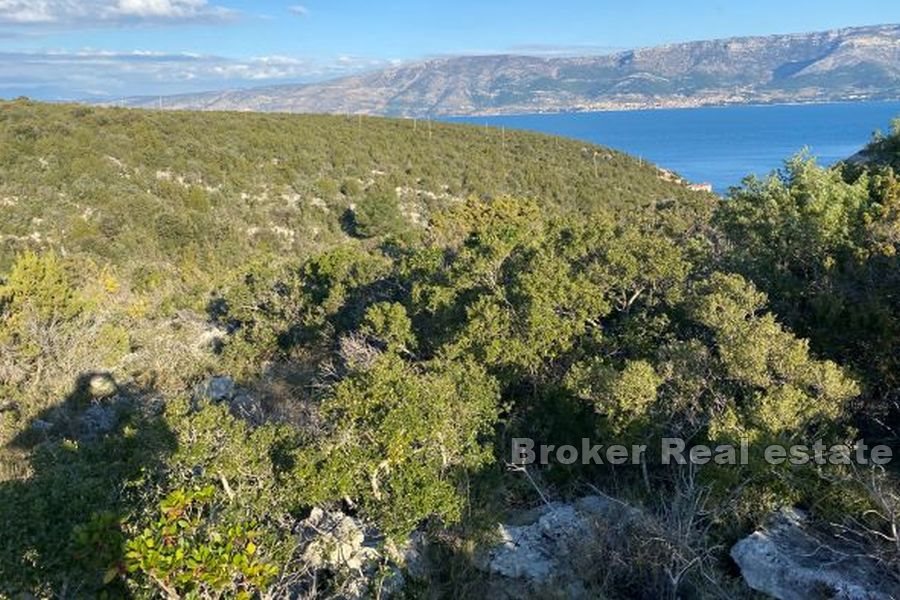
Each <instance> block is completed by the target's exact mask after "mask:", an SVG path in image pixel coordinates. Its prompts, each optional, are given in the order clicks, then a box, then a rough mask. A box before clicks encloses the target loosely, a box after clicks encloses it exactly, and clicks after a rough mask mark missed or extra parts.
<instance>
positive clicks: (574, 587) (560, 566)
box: [476, 496, 641, 598]
mask: <svg viewBox="0 0 900 600" xmlns="http://www.w3.org/2000/svg"><path fill="white" fill-rule="evenodd" d="M640 514H641V513H640V511H638V510H637V509H634V508H632V507H629V506H628V505H626V504H623V503H621V502H619V501H616V500H613V499H609V498H604V497H600V496H587V497H584V498H580V499H578V500H576V501H575V502H573V503H562V502H554V503H551V504H549V505H546V506H544V507H542V508H540V509H538V510H536V511H532V512H531V513H526V514H523V515H519V521H518V523H517V524H512V523H507V524H501V525H499V526H498V533H499V537H500V542H499V543H498V544H497V545H495V546H494V547H491V548H488V549H486V550H485V551H483V552H482V553H481V555H480V556H479V557H478V559H477V561H476V566H478V568H480V569H481V570H483V571H486V572H487V573H489V574H491V575H495V576H497V577H498V579H497V582H496V586H495V593H496V594H497V597H502V598H519V597H532V596H533V595H534V594H536V593H538V591H539V590H542V589H546V588H548V587H550V586H553V587H556V588H559V589H564V591H565V595H566V597H569V598H582V597H586V596H587V595H588V592H587V590H586V589H585V588H584V587H583V585H582V584H581V576H580V575H579V574H578V573H576V572H574V571H573V564H575V562H576V561H573V560H572V559H573V557H574V556H575V555H576V554H577V553H579V552H580V551H581V549H582V545H583V544H584V543H585V541H586V540H590V539H591V538H592V536H593V535H595V534H596V532H597V523H598V522H602V523H605V524H609V523H615V524H618V525H621V526H627V525H628V524H629V523H631V522H633V521H635V520H637V519H638V518H639V517H640ZM560 586H562V587H560Z"/></svg>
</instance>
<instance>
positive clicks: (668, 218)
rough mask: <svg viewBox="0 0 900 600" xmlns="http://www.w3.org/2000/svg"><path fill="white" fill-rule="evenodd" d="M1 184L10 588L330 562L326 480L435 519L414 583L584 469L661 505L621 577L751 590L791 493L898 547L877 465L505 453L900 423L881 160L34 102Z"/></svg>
mask: <svg viewBox="0 0 900 600" xmlns="http://www.w3.org/2000/svg"><path fill="white" fill-rule="evenodd" d="M886 139H888V140H890V139H893V140H896V139H900V131H898V132H894V135H893V136H888V137H887V138H885V139H879V140H878V141H877V143H879V144H882V145H883V146H884V147H885V148H896V147H897V145H894V146H891V145H890V144H889V142H888V141H885V140H886ZM0 211H2V214H3V219H2V222H0V236H2V237H0V243H2V245H0V260H2V272H3V273H4V275H3V276H2V279H0V443H2V450H0V533H2V536H0V595H3V594H6V595H9V596H17V595H19V594H34V595H37V596H61V597H82V596H91V595H95V594H98V593H105V594H108V595H111V596H117V595H122V594H129V595H134V596H137V597H153V596H164V597H218V596H220V595H222V594H225V595H228V596H230V595H238V596H240V595H243V596H244V597H254V596H257V595H264V594H272V595H275V596H278V595H283V594H288V593H294V594H302V593H310V592H311V588H310V587H309V585H310V584H309V581H308V580H306V579H304V576H305V575H306V574H307V567H306V565H305V564H304V557H303V555H302V554H301V553H300V552H298V546H297V543H296V539H295V533H296V532H295V526H296V523H297V522H298V521H299V520H300V519H302V518H304V517H305V516H306V515H307V514H308V513H309V510H310V509H311V508H312V507H321V506H326V507H340V508H342V509H343V510H345V511H347V512H351V513H352V514H354V515H357V516H359V517H360V518H362V519H363V520H365V521H366V522H367V523H370V524H372V525H373V526H375V527H377V528H378V530H379V531H380V532H381V533H382V534H383V535H384V538H383V539H384V543H385V544H386V545H392V544H399V543H402V542H403V540H405V539H406V538H407V537H408V536H409V535H410V534H411V533H412V532H413V531H415V530H418V531H421V532H424V533H425V535H427V536H428V537H429V538H430V539H431V540H432V541H433V544H432V552H434V553H435V554H436V555H437V556H438V557H439V558H441V559H442V560H437V561H434V564H435V565H437V567H435V568H434V569H432V571H430V572H429V573H427V574H425V575H424V576H423V577H424V581H422V582H420V583H421V585H422V586H423V587H422V588H421V589H423V590H424V589H429V590H430V591H431V593H433V594H437V595H446V596H450V597H457V596H461V595H477V594H478V593H479V589H480V588H479V585H480V583H479V581H478V577H477V576H475V575H474V574H473V573H475V572H474V571H472V570H471V568H469V567H466V566H465V565H467V564H468V563H467V561H468V558H469V553H470V551H471V548H472V546H473V545H474V544H477V543H478V542H480V541H483V540H484V539H485V538H486V537H488V536H489V531H490V527H491V524H492V523H496V521H497V520H498V519H501V518H503V515H504V513H505V512H506V511H508V510H510V509H512V508H517V507H525V506H529V505H533V504H535V503H537V502H540V501H541V497H545V498H546V497H552V498H567V497H572V496H575V495H578V494H580V493H584V492H585V490H587V489H595V490H596V489H601V490H604V491H605V492H606V493H608V494H611V495H615V496H617V497H620V498H623V499H625V500H627V501H628V502H630V503H633V504H635V505H639V506H641V507H642V510H644V511H646V514H648V515H650V516H651V518H653V519H656V520H657V521H658V523H657V529H656V530H655V531H658V532H660V533H659V534H658V535H654V536H652V543H651V542H647V543H643V542H642V543H639V544H631V545H627V544H626V545H624V546H623V547H622V548H620V549H619V550H618V551H619V552H621V553H624V556H620V557H619V558H618V559H617V560H608V561H602V562H599V563H597V564H593V565H592V567H591V571H590V573H587V574H586V575H585V580H586V581H587V583H588V584H589V585H591V586H593V587H592V589H593V590H595V591H596V593H597V594H598V595H599V594H603V595H606V596H609V597H635V596H642V595H643V596H644V597H660V596H661V595H673V594H676V593H677V594H693V595H696V596H709V595H720V596H721V595H735V594H739V593H740V590H741V588H740V587H739V585H738V584H737V582H736V581H735V580H734V577H733V575H732V574H731V572H730V570H729V568H728V565H727V558H726V554H727V552H726V551H725V550H724V548H727V545H728V543H729V542H732V541H733V540H734V539H736V538H737V537H738V536H740V535H743V534H744V533H746V532H747V530H748V529H749V528H751V527H752V526H754V525H755V524H756V523H757V522H758V521H759V520H760V519H762V518H763V517H764V516H765V514H766V513H767V512H768V511H769V510H771V509H773V508H776V507H778V506H780V505H784V504H795V505H801V506H804V507H807V508H809V509H810V510H811V511H812V512H813V514H814V515H816V516H818V517H819V518H821V519H823V520H831V521H841V520H843V521H842V522H845V523H846V524H847V527H850V526H851V525H852V524H857V525H859V533H860V536H861V537H862V536H864V535H868V536H869V537H871V538H872V539H871V540H870V542H871V544H873V545H875V547H877V548H882V546H883V547H884V554H883V556H884V560H885V561H894V562H893V564H897V563H896V561H897V560H900V557H898V556H897V554H896V551H894V553H893V554H892V553H891V551H890V549H891V544H890V543H888V542H886V541H885V540H886V539H889V538H890V536H891V535H892V533H891V532H892V531H893V532H894V535H896V533H895V532H896V528H897V527H898V522H897V519H896V515H897V514H900V507H898V506H896V505H894V504H892V503H891V502H892V498H896V495H895V494H894V492H893V491H892V490H893V489H894V488H892V487H891V486H892V485H893V484H892V483H891V479H890V478H891V474H890V473H885V472H881V471H878V472H874V471H873V472H871V473H870V472H865V473H860V472H858V471H856V470H855V469H851V468H848V467H846V466H843V465H827V466H816V465H808V466H806V467H799V468H797V467H795V468H790V467H788V466H785V467H784V468H778V467H773V466H769V465H765V463H760V462H759V461H754V462H752V463H751V464H750V465H747V466H743V467H741V466H737V467H735V466H727V467H726V466H720V465H715V464H709V465H705V466H703V467H702V468H699V469H698V470H697V471H695V470H694V469H693V468H689V467H685V468H684V469H679V468H673V467H672V466H663V465H660V464H657V462H656V461H655V460H653V459H652V458H649V459H648V461H647V462H646V463H645V464H643V465H641V466H640V467H639V468H635V469H634V470H633V471H630V470H628V469H618V470H617V469H616V468H613V467H610V466H590V467H584V466H576V465H571V466H566V465H561V464H557V465H551V466H548V467H539V468H534V469H531V470H529V471H528V472H527V473H526V476H523V474H522V472H521V470H516V469H513V470H510V469H508V468H507V465H506V463H507V461H508V460H509V448H510V439H511V438H513V437H523V436H524V437H533V438H535V439H536V440H539V441H540V442H542V443H552V444H560V443H573V441H574V442H576V443H577V442H578V441H579V440H580V439H581V438H583V437H591V438H596V439H603V440H608V439H615V440H618V441H621V442H623V443H653V441H654V440H658V439H660V438H662V437H665V436H669V437H671V436H682V437H685V438H687V439H689V440H690V441H691V443H705V442H713V443H724V442H729V441H739V440H741V439H749V440H751V441H754V442H765V441H779V442H784V443H788V442H791V441H802V442H804V443H808V442H809V441H810V440H814V439H825V440H833V441H839V440H843V439H854V438H855V437H859V436H863V437H864V438H865V439H867V440H871V441H879V442H882V443H890V444H896V441H897V433H896V431H894V430H893V428H892V427H893V424H894V423H895V422H896V417H897V402H898V400H900V393H898V380H897V372H898V366H900V365H898V364H897V357H896V352H895V350H896V348H897V347H898V345H900V339H898V337H900V314H898V311H900V302H898V300H900V298H898V294H900V275H898V272H900V271H898V265H897V255H896V251H897V249H898V244H900V183H898V180H897V175H896V174H895V172H894V170H893V168H892V167H891V166H890V164H889V163H887V162H881V163H879V164H872V165H868V166H866V165H863V166H860V165H855V166H845V167H843V166H842V167H837V168H835V169H822V168H820V167H818V166H816V165H815V164H814V162H813V161H811V160H810V159H807V158H804V157H798V158H795V159H793V160H791V161H789V162H788V163H787V164H786V166H785V169H784V170H783V171H782V172H780V173H777V174H774V175H773V176H772V177H770V178H769V179H767V180H764V181H757V180H752V179H750V180H747V181H746V182H745V184H744V185H743V186H742V187H741V188H738V189H735V190H733V192H732V193H731V195H730V198H729V199H728V200H726V201H724V202H723V201H720V200H719V199H717V198H716V197H714V196H712V195H709V194H704V193H696V192H691V191H689V190H687V189H686V188H684V187H682V186H680V185H676V184H673V183H669V182H667V181H664V180H663V179H661V178H660V177H659V174H658V173H657V171H656V170H655V169H654V168H653V167H650V166H646V165H643V164H639V163H638V162H637V161H634V160H632V159H630V158H628V157H626V156H624V155H621V154H618V153H616V152H613V151H610V150H606V149H602V148H596V147H584V146H583V145H582V144H580V143H576V142H571V141H563V140H557V139H554V138H548V137H544V136H539V135H532V134H524V133H516V134H509V133H505V134H504V133H502V132H498V131H493V130H485V129H482V128H474V127H464V126H450V125H430V126H425V125H423V124H422V123H414V122H411V121H392V120H381V119H361V120H360V119H357V118H352V119H347V118H343V117H298V116H274V115H249V114H246V115H237V114H209V113H207V114H189V113H155V112H138V111H125V110H115V109H90V108H84V107H70V106H46V105H39V104H33V103H29V102H26V101H19V102H15V103H9V104H4V105H2V106H0ZM223 376H230V377H232V378H234V379H235V380H237V383H238V385H237V388H235V389H231V388H230V387H229V386H228V385H227V384H226V385H225V387H226V388H227V389H226V392H225V393H220V392H219V391H218V390H217V388H218V387H220V386H221V385H222V384H223V381H224V379H223ZM226 396H227V397H228V398H229V400H230V401H219V400H222V399H223V398H224V397H226ZM649 456H651V457H652V455H649ZM761 464H762V465H763V466H761ZM686 469H687V470H689V472H687V473H686V471H685V470H686ZM686 481H690V482H691V484H692V485H691V486H690V490H691V493H692V494H694V495H693V496H691V498H690V503H689V504H690V505H691V506H693V507H694V509H695V510H696V514H695V515H694V517H693V518H692V519H691V520H690V523H691V525H690V526H689V527H687V528H682V529H679V528H677V527H674V526H673V525H672V524H670V523H669V524H667V522H666V519H667V518H672V515H673V514H675V512H676V511H675V510H674V508H673V505H672V503H673V502H674V500H672V499H678V498H681V499H683V498H684V495H685V494H687V493H688V490H686V489H685V487H684V485H685V482H686ZM892 528H893V529H892ZM873 532H874V533H873ZM877 533H881V534H883V536H882V537H878V536H877V535H875V534H877ZM648 539H649V538H648ZM648 544H649V545H648ZM878 544H882V546H878ZM673 570H674V571H677V572H678V573H679V576H678V577H677V578H674V577H673V576H672V573H673ZM460 573H463V574H462V575H461V574H460ZM317 585H318V587H317V588H316V592H317V593H319V594H323V595H327V594H328V593H329V590H331V591H333V590H335V589H337V588H339V587H340V574H334V578H333V579H331V580H329V581H319V582H318V583H317ZM416 589H417V588H416V587H415V586H411V587H410V588H409V593H414V592H415V590H416Z"/></svg>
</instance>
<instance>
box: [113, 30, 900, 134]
mask: <svg viewBox="0 0 900 600" xmlns="http://www.w3.org/2000/svg"><path fill="white" fill-rule="evenodd" d="M897 97H900V26H898V25H881V26H872V27H857V28H849V29H839V30H833V31H826V32H821V33H808V34H794V35H773V36H767V37H744V38H731V39H724V40H714V41H701V42H690V43H684V44H671V45H666V46H660V47H656V48H646V49H640V50H633V51H628V52H621V53H618V54H612V55H608V56H590V57H579V58H539V57H528V56H467V57H458V58H446V59H438V60H430V61H426V62H421V63H416V64H411V65H406V66H401V67H397V68H392V69H388V70H384V71H379V72H376V73H370V74H365V75H359V76H355V77H347V78H342V79H337V80H334V81H329V82H325V83H321V84H313V85H296V86H279V87H267V88H258V89H249V90H232V91H224V92H210V93H205V94H190V95H183V96H175V97H169V98H165V99H164V100H163V105H164V106H165V107H166V108H180V109H185V108H187V109H205V110H246V111H278V112H319V113H364V114H380V115H394V116H425V115H465V114H501V113H521V112H544V111H573V110H604V109H629V108H650V107H690V106H703V105H723V104H736V103H779V102H826V101H845V100H862V99H892V98H897ZM124 104H126V105H127V106H132V107H156V106H158V105H159V98H133V99H128V100H126V101H124Z"/></svg>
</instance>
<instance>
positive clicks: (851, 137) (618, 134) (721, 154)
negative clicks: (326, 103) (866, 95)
mask: <svg viewBox="0 0 900 600" xmlns="http://www.w3.org/2000/svg"><path fill="white" fill-rule="evenodd" d="M895 117H900V102H857V103H841V104H817V105H779V106H728V107H721V108H720V107H715V108H688V109H671V110H670V109H666V110H637V111H614V112H592V113H561V114H535V115H515V116H500V117H459V118H454V119H451V120H452V121H455V122H466V123H474V124H479V125H484V124H486V125H492V126H495V127H506V128H507V129H527V130H531V131H539V132H542V133H550V134H555V135H562V136H566V137H570V138H575V139H580V140H585V141H588V142H593V143H595V144H601V145H603V146H608V147H610V148H615V149H617V150H622V151H624V152H628V153H629V154H632V155H635V156H639V157H642V158H644V159H645V160H648V161H651V162H654V163H656V164H658V165H659V166H661V167H665V168H667V169H671V170H673V171H676V172H677V173H679V174H680V175H681V176H682V177H685V178H687V179H688V180H689V181H692V182H697V183H703V182H706V183H711V184H713V187H714V188H715V189H716V190H717V191H719V192H725V191H726V190H727V189H728V188H729V187H730V186H733V185H738V184H739V183H740V182H741V180H742V179H743V178H744V177H745V176H746V175H749V174H751V173H753V174H756V175H760V176H762V175H766V174H768V173H770V172H771V171H772V170H774V169H777V168H779V167H780V166H781V165H782V163H783V161H784V160H785V159H786V158H788V157H790V156H792V155H794V154H795V153H797V152H799V151H800V150H803V149H804V148H807V149H808V150H809V151H810V152H811V153H812V155H813V156H816V157H817V158H818V159H819V162H820V163H822V164H831V163H833V162H835V161H837V160H840V159H843V158H846V157H848V156H850V155H852V154H854V153H855V152H857V151H858V150H859V149H860V148H861V147H862V146H863V145H865V144H866V142H867V141H868V140H869V139H870V138H871V136H872V134H873V133H874V132H875V131H876V130H879V129H880V130H882V131H887V130H888V129H889V127H890V122H891V120H892V119H893V118H895Z"/></svg>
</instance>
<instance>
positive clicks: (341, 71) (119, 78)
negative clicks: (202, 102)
mask: <svg viewBox="0 0 900 600" xmlns="http://www.w3.org/2000/svg"><path fill="white" fill-rule="evenodd" d="M385 64H386V63H384V62H380V61H373V60H366V59H362V58H353V57H341V58H340V59H334V60H328V61H314V60H307V59H303V58H296V57H290V56H260V57H253V58H246V59H233V58H226V57H221V56H211V55H201V54H191V53H163V52H148V51H134V52H111V51H106V50H95V49H85V50H81V51H77V52H68V51H46V52H0V98H10V97H15V96H20V95H24V96H31V97H33V98H39V99H45V100H78V99H86V98H90V97H106V98H118V97H126V96H144V95H151V96H156V95H169V94H179V93H188V92H201V91H210V90H221V89H226V88H227V89H233V88H243V87H253V86H264V85H278V84H287V83H304V82H311V81H321V80H323V79H329V78H332V77H337V76H342V75H348V74H352V73H356V72H359V71H363V70H367V69H372V68H376V67H379V66H385Z"/></svg>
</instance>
